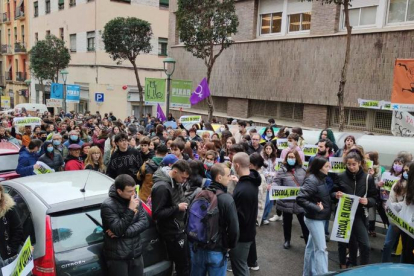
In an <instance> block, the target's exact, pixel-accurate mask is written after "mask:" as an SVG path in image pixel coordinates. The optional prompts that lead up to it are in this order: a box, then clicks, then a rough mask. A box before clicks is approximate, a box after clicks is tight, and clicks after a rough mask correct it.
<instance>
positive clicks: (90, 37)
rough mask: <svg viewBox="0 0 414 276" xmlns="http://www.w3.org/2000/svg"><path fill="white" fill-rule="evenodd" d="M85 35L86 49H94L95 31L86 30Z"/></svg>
mask: <svg viewBox="0 0 414 276" xmlns="http://www.w3.org/2000/svg"><path fill="white" fill-rule="evenodd" d="M86 37H87V43H88V44H87V47H88V51H95V31H93V32H88V33H87V34H86Z"/></svg>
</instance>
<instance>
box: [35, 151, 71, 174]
mask: <svg viewBox="0 0 414 276" xmlns="http://www.w3.org/2000/svg"><path fill="white" fill-rule="evenodd" d="M39 161H41V162H43V163H45V164H46V165H48V166H49V167H51V168H52V169H54V170H55V171H56V172H58V171H61V170H62V166H63V164H65V163H64V162H63V157H62V155H60V153H53V155H52V156H50V155H47V154H46V153H44V154H43V155H42V156H40V157H39Z"/></svg>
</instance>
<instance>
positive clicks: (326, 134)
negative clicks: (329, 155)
mask: <svg viewBox="0 0 414 276" xmlns="http://www.w3.org/2000/svg"><path fill="white" fill-rule="evenodd" d="M322 139H329V141H331V142H332V151H333V152H334V153H335V152H337V151H338V146H337V145H336V140H335V135H334V133H333V132H332V129H330V128H325V129H324V130H322V131H321V133H320V134H319V141H320V140H322Z"/></svg>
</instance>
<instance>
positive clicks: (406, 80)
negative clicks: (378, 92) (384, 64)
mask: <svg viewBox="0 0 414 276" xmlns="http://www.w3.org/2000/svg"><path fill="white" fill-rule="evenodd" d="M391 107H392V109H393V110H399V111H413V110H414V59H397V60H396V61H395V66H394V83H393V87H392V94H391Z"/></svg>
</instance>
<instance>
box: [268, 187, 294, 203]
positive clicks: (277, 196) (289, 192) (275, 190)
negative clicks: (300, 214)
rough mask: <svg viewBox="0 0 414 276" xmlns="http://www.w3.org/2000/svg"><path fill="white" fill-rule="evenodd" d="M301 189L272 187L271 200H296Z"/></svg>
mask: <svg viewBox="0 0 414 276" xmlns="http://www.w3.org/2000/svg"><path fill="white" fill-rule="evenodd" d="M299 191H300V188H299V187H285V186H272V189H271V193H270V200H287V199H296V196H297V195H298V194H299Z"/></svg>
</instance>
